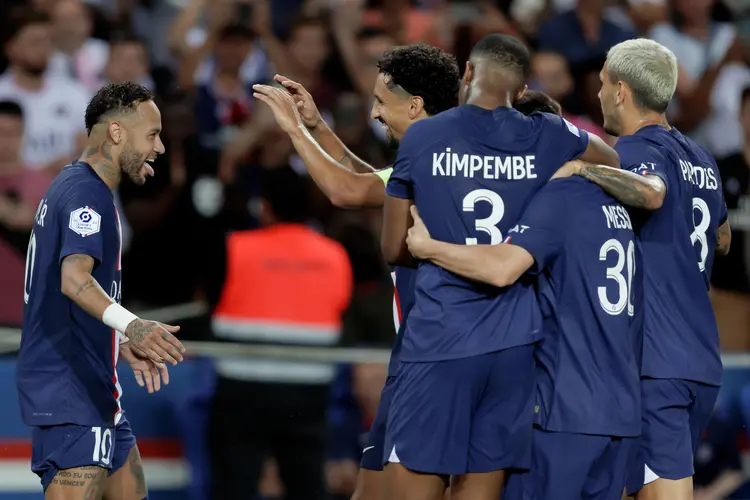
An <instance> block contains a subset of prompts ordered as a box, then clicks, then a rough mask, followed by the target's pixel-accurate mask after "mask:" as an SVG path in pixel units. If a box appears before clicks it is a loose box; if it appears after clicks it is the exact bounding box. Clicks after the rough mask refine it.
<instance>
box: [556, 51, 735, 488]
mask: <svg viewBox="0 0 750 500" xmlns="http://www.w3.org/2000/svg"><path fill="white" fill-rule="evenodd" d="M600 78H601V82H602V87H601V91H600V92H599V98H600V100H601V104H602V112H603V115H604V128H605V130H606V131H607V133H609V134H611V135H614V136H617V137H619V140H618V141H617V146H616V150H617V152H618V153H619V154H620V158H621V162H622V166H623V170H612V169H608V168H604V167H600V166H596V165H590V164H585V163H575V164H572V165H571V166H568V168H570V169H571V171H574V172H577V173H578V174H579V175H582V176H583V177H586V178H587V179H589V180H592V181H594V182H596V183H597V184H599V185H600V186H601V187H603V188H604V189H605V190H606V191H607V192H608V193H610V194H611V195H612V196H614V197H615V198H617V199H619V200H620V201H622V202H623V203H625V204H627V205H630V206H631V207H634V208H635V210H633V211H632V214H633V222H634V224H635V225H636V226H637V228H636V234H637V236H638V238H637V248H638V250H639V252H640V253H641V255H642V256H643V269H644V276H645V277H644V294H645V297H646V302H645V312H644V314H645V316H644V339H643V355H642V369H641V395H642V403H643V422H642V424H643V435H642V446H641V450H640V451H641V457H640V463H639V465H638V466H637V467H635V468H634V469H633V477H632V481H631V478H629V479H628V491H629V492H635V491H637V490H640V492H639V493H638V498H641V499H649V500H652V499H655V500H683V499H691V498H692V497H693V493H692V491H693V484H692V475H693V456H694V453H695V451H696V448H697V446H698V444H699V441H700V437H701V432H702V429H703V428H704V427H705V426H706V424H707V423H708V421H709V418H710V416H711V412H712V410H713V408H714V404H715V402H716V398H717V395H718V393H719V386H720V385H721V378H722V366H721V358H720V355H719V334H718V330H717V327H716V319H715V317H714V313H713V309H712V308H711V302H710V300H709V297H708V288H709V277H710V273H711V266H712V264H713V260H714V254H715V253H717V252H718V253H719V254H726V253H727V252H728V251H729V246H730V242H731V229H730V227H729V221H728V220H727V209H726V204H725V202H724V197H723V193H722V187H721V177H720V176H719V171H718V168H717V167H716V162H715V161H714V158H713V157H712V156H711V155H710V154H709V153H708V152H707V151H706V150H705V149H704V148H703V147H701V146H699V145H697V144H696V143H695V142H693V141H692V140H691V139H689V138H687V137H685V136H684V135H682V134H681V133H680V132H679V131H678V130H676V129H675V128H673V127H670V125H669V124H668V123H667V120H666V116H665V111H666V109H667V106H668V104H669V101H670V100H671V99H672V96H673V95H674V91H675V88H676V86H677V60H676V58H675V56H674V54H673V53H672V52H671V51H669V49H667V48H666V47H664V46H662V45H660V44H658V43H656V42H654V41H652V40H646V39H636V40H628V41H626V42H622V43H620V44H618V45H615V46H614V47H612V48H611V49H610V51H609V53H608V54H607V60H606V63H605V65H604V68H603V69H602V71H601V74H600ZM631 483H632V484H631Z"/></svg>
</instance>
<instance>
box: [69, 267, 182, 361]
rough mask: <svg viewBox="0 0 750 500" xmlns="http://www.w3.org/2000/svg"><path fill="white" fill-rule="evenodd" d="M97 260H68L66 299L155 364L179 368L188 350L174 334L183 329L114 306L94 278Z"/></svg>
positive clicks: (114, 303) (116, 305) (119, 306)
mask: <svg viewBox="0 0 750 500" xmlns="http://www.w3.org/2000/svg"><path fill="white" fill-rule="evenodd" d="M93 270H94V258H93V257H91V256H90V255H85V254H71V255H68V256H66V257H65V258H64V259H63V261H62V265H61V271H60V282H61V285H60V288H61V291H62V293H63V295H65V296H66V297H68V298H69V299H70V300H72V301H73V302H75V303H76V304H78V306H79V307H80V308H81V309H83V310H84V311H86V312H87V313H88V314H90V315H91V316H93V317H95V318H97V319H99V320H101V322H102V323H104V324H105V325H107V326H109V327H110V328H113V329H115V330H117V331H119V332H123V333H124V334H125V336H126V337H127V338H128V340H130V341H131V342H132V343H133V346H134V347H136V348H137V349H138V350H140V351H141V352H143V353H144V354H145V355H147V356H148V357H149V358H150V359H151V360H152V361H154V362H157V363H161V362H168V363H172V364H173V365H176V364H177V362H178V361H182V353H183V352H185V348H184V347H183V346H182V343H181V342H180V341H179V340H177V339H176V338H175V337H174V335H172V333H175V332H177V331H178V330H179V329H180V327H178V326H170V325H163V324H161V323H157V322H156V321H148V320H143V319H140V318H138V317H137V316H136V315H135V314H133V313H131V312H130V311H128V310H127V309H125V308H124V307H122V306H121V305H120V304H117V303H116V302H113V301H112V299H111V298H110V297H109V295H107V293H106V292H105V291H104V290H103V289H102V287H101V286H99V283H97V281H96V280H95V279H94V277H93V276H92V274H91V273H92V271H93Z"/></svg>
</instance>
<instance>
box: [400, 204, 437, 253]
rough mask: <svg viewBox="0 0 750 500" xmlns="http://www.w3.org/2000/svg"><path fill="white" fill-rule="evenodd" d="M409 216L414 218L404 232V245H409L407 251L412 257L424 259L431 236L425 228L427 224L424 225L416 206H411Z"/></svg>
mask: <svg viewBox="0 0 750 500" xmlns="http://www.w3.org/2000/svg"><path fill="white" fill-rule="evenodd" d="M411 216H412V217H413V218H414V225H413V226H412V227H411V228H410V229H409V232H408V233H407V234H406V245H407V246H408V247H409V253H411V254H412V255H413V256H414V258H416V259H424V258H426V252H427V250H428V248H429V246H430V242H431V241H432V238H431V237H430V232H429V231H428V230H427V226H425V225H424V222H423V221H422V218H421V217H420V216H419V212H418V211H417V207H416V206H414V205H412V206H411Z"/></svg>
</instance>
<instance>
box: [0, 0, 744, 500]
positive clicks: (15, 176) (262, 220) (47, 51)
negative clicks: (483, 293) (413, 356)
mask: <svg viewBox="0 0 750 500" xmlns="http://www.w3.org/2000/svg"><path fill="white" fill-rule="evenodd" d="M0 22H2V23H4V26H3V29H2V31H0V37H2V41H3V43H2V45H1V46H0V49H1V50H0V325H2V326H4V327H7V328H2V329H1V330H0V334H1V335H0V351H1V352H2V357H0V498H3V499H4V498H7V499H26V498H41V493H40V487H39V481H38V479H37V478H36V477H35V476H34V475H33V474H32V473H31V472H29V469H28V461H29V457H30V452H31V447H30V441H29V432H28V430H27V428H26V427H25V426H24V425H23V424H22V422H21V420H20V415H19V411H18V407H17V397H16V392H15V381H14V352H15V350H16V349H17V346H18V338H19V334H20V330H19V327H20V326H21V325H20V323H21V316H22V306H23V302H22V292H23V289H24V274H25V273H24V263H25V259H26V248H27V242H28V237H29V232H30V230H31V227H32V222H33V215H34V212H35V209H36V206H37V204H38V201H39V199H40V198H41V196H42V195H43V193H44V191H45V189H46V187H47V186H48V184H49V182H50V181H51V179H52V178H53V177H54V175H55V174H56V173H57V172H58V171H59V169H60V168H61V167H62V166H63V165H65V164H67V163H69V162H70V161H72V160H73V159H75V158H77V157H78V156H79V154H80V151H81V141H82V139H83V138H85V131H84V121H83V114H84V109H85V107H86V104H87V102H88V99H90V97H91V96H92V95H93V93H94V92H95V91H96V90H97V89H98V88H99V87H100V86H101V85H102V84H105V83H108V82H116V83H117V82H124V81H135V82H139V83H141V84H143V85H145V86H147V87H149V88H150V89H152V90H153V91H154V92H155V93H156V95H157V96H158V104H159V106H160V108H161V110H162V117H163V124H164V132H163V138H164V142H165V144H166V148H167V152H166V154H165V155H163V156H161V157H159V159H158V160H157V163H156V165H155V170H156V176H155V177H154V178H153V179H149V181H148V182H147V183H146V185H145V186H143V187H136V186H133V185H132V184H130V183H128V182H127V180H125V181H124V182H123V184H122V186H121V187H120V189H119V191H118V192H117V193H116V203H117V204H118V205H119V207H120V214H121V220H122V223H123V226H124V227H123V239H124V249H125V253H124V256H123V266H124V269H125V272H124V273H123V282H122V288H123V289H124V293H123V294H122V301H123V304H124V305H125V306H126V307H128V308H130V309H131V310H133V311H136V312H142V314H143V316H144V317H147V318H149V319H155V320H162V321H165V322H169V323H173V324H180V325H181V326H182V331H181V337H182V338H183V339H184V340H186V341H192V342H191V343H190V345H189V348H190V349H191V352H192V353H194V355H193V357H191V358H190V359H188V360H186V361H185V362H184V363H183V364H182V365H180V366H178V367H175V368H174V369H172V370H171V374H172V378H171V383H170V385H169V386H167V387H164V388H162V390H161V391H160V392H159V393H158V394H154V395H148V394H147V393H146V392H145V390H143V389H140V388H139V387H137V386H136V384H135V382H134V380H133V376H132V373H131V372H130V370H129V369H128V367H127V366H125V365H122V366H121V367H120V379H121V380H122V385H123V388H124V394H125V395H124V396H123V400H122V401H123V406H124V408H125V410H126V411H127V416H128V419H129V420H130V422H131V424H132V427H133V429H134V431H135V433H136V435H137V437H138V442H139V447H140V449H141V454H142V456H143V458H144V460H145V472H146V476H147V479H148V482H149V487H150V498H151V499H152V500H166V499H195V500H199V499H209V498H213V499H222V500H223V499H230V498H231V499H249V500H256V499H268V500H270V499H281V498H285V495H286V498H290V499H296V498H307V499H318V498H331V499H348V498H349V496H350V495H351V493H352V491H353V488H354V482H355V478H356V473H357V467H358V461H359V455H360V452H361V448H362V443H363V439H364V437H365V436H366V432H367V430H368V426H369V424H370V422H371V421H372V418H373V417H374V412H375V409H376V407H377V403H378V399H379V395H380V389H381V388H382V384H383V382H384V380H385V377H386V365H385V362H386V361H387V349H388V348H389V347H390V345H391V344H392V342H393V339H394V330H393V313H392V303H393V283H392V282H391V278H390V276H389V270H388V268H387V267H386V266H385V265H384V263H383V262H382V259H381V257H380V253H379V244H378V238H379V235H378V231H379V228H380V213H379V211H378V210H373V211H365V210H362V211H349V212H345V211H342V210H339V209H336V208H335V207H333V206H332V205H331V204H330V203H329V202H328V201H327V200H326V199H325V197H323V195H322V194H321V193H320V192H319V191H318V190H317V188H316V187H315V186H314V185H313V184H312V182H311V181H310V180H309V178H308V177H307V173H306V170H305V166H304V164H302V163H301V162H300V160H299V158H298V157H297V156H295V154H294V151H293V148H292V145H291V142H290V141H289V140H288V139H287V137H286V136H285V135H284V134H283V133H282V132H281V131H280V130H279V129H278V128H277V127H276V125H275V122H274V120H273V118H272V116H271V115H270V113H269V111H268V109H267V108H265V107H264V106H263V105H258V104H257V103H256V102H255V101H254V100H253V98H252V91H251V86H252V84H254V83H262V82H268V81H269V80H270V78H272V77H273V75H274V73H276V72H278V73H281V74H283V75H285V76H287V77H289V78H292V79H294V80H296V81H298V82H300V83H302V84H303V85H305V86H306V87H307V89H309V90H310V92H311V93H312V95H313V97H314V99H315V101H316V103H317V105H318V107H319V109H320V110H321V113H322V114H323V117H324V119H325V120H326V121H327V122H328V124H329V125H330V126H331V128H333V129H334V130H335V131H336V133H337V134H339V136H340V137H341V138H342V139H343V140H344V142H345V143H346V144H347V145H348V147H349V148H350V149H351V150H352V151H354V152H355V153H356V154H357V155H359V156H360V157H361V158H363V159H364V160H366V161H368V162H370V163H371V164H372V165H374V166H375V167H384V166H386V165H387V164H388V162H389V161H390V160H391V159H392V157H393V151H391V150H389V149H388V147H387V144H386V143H387V141H386V139H385V137H384V133H383V130H382V128H381V127H380V125H379V124H377V123H373V122H371V121H370V120H369V118H368V115H369V108H370V105H371V92H372V87H373V84H374V78H375V75H376V72H377V70H376V68H375V63H376V61H377V60H378V58H379V56H380V54H382V53H383V51H385V50H388V49H389V48H391V47H393V46H394V45H400V44H407V43H416V42H424V43H428V44H432V45H437V46H439V47H441V48H443V49H445V50H447V51H450V52H451V53H453V54H455V56H456V57H457V59H458V61H459V65H460V67H461V68H462V71H463V66H464V63H465V61H466V58H467V57H468V54H469V51H470V49H471V47H472V45H473V44H474V43H475V42H476V41H477V40H478V39H479V38H481V37H482V36H484V35H486V34H489V33H508V34H512V35H515V36H517V37H519V38H520V39H522V40H524V41H525V42H526V43H528V45H529V46H530V47H531V48H532V49H533V54H534V56H533V57H534V58H533V76H532V79H531V80H530V81H529V82H528V84H529V87H530V88H535V89H540V90H543V91H545V92H547V93H548V94H550V95H551V96H552V97H553V98H555V99H557V100H558V101H559V102H560V103H561V105H562V108H563V110H564V114H565V116H566V118H567V119H568V120H570V121H571V122H573V123H575V124H576V125H578V126H579V127H582V128H584V129H587V130H588V131H590V132H592V133H595V134H597V135H600V136H601V137H603V138H605V139H606V140H608V141H610V142H611V143H613V142H614V141H613V139H612V138H609V137H607V136H606V134H605V132H604V131H603V130H602V128H601V126H600V123H601V112H600V108H599V103H598V100H597V92H598V90H599V81H598V72H599V70H600V69H601V67H602V64H603V62H604V59H605V55H606V53H607V50H608V49H609V48H610V47H611V46H612V45H614V44H616V43H618V42H621V41H623V40H626V39H629V38H633V37H649V38H653V39H655V40H657V41H659V42H660V43H662V44H664V45H666V46H667V47H669V48H670V49H671V50H672V51H673V52H674V53H675V54H676V55H677V58H678V60H679V63H680V79H679V83H678V87H677V94H676V97H675V100H674V102H673V105H672V106H671V108H670V109H669V115H670V120H671V123H672V124H673V125H675V126H676V127H678V128H679V129H680V130H682V131H683V132H686V133H687V134H688V135H690V136H691V137H693V138H694V139H695V140H696V141H698V142H699V143H700V144H702V145H704V146H706V147H707V148H708V149H709V150H710V151H711V152H712V153H713V154H714V155H715V156H716V158H717V159H718V163H719V167H720V169H721V176H722V179H723V186H724V192H725V196H726V200H727V205H728V208H729V218H730V221H731V225H732V228H733V232H734V237H733V242H732V250H731V252H730V254H729V256H728V257H727V258H725V259H718V258H717V259H716V264H715V267H714V270H713V284H714V287H713V290H712V298H713V301H714V307H715V311H716V315H717V320H718V323H719V325H720V330H721V341H722V347H723V350H724V353H725V366H726V376H725V383H724V387H723V389H722V394H721V397H720V401H719V404H718V405H717V409H716V412H715V419H714V421H713V422H712V423H711V425H710V427H709V429H708V430H707V432H706V433H705V435H704V442H703V444H702V446H701V448H700V450H699V452H698V454H697V458H696V478H695V480H696V487H697V490H696V496H695V498H696V499H700V500H718V499H721V498H736V499H750V488H748V487H747V485H745V484H744V483H745V482H746V478H748V477H750V474H748V472H750V468H748V465H750V462H749V461H748V460H746V459H747V456H748V445H747V443H748V439H747V437H748V436H747V432H748V428H747V422H748V421H750V355H748V351H750V240H749V239H748V238H750V68H748V65H747V62H748V61H750V57H748V56H750V51H749V50H748V49H750V43H748V40H750V1H748V0H723V1H712V0H620V1H617V0H495V1H471V0H463V1H459V0H454V1H447V0H412V1H409V0H379V1H378V0H26V1H23V0H3V1H2V2H0ZM228 235H229V236H228ZM290 241H293V242H295V244H290V243H289V242H290ZM243 256H244V257H243ZM248 256H250V257H248ZM116 292H118V293H119V291H116ZM238 317H239V318H241V321H238V320H237V318H238ZM238 344H243V345H244V346H245V347H244V350H243V348H241V347H239V346H238ZM278 346H284V347H286V348H287V349H285V350H283V351H280V352H275V351H274V348H278ZM290 347H291V348H292V351H290V350H289V348H290ZM310 348H318V349H320V348H329V349H330V353H331V355H330V356H324V358H321V357H320V356H318V357H314V356H313V355H314V354H317V353H318V351H315V352H310V350H309V349H310ZM337 348H358V349H363V348H366V349H368V350H365V351H363V350H358V351H354V350H346V351H344V353H343V355H342V354H341V351H339V350H336V349H337ZM263 349H266V350H265V351H263ZM295 349H296V350H295ZM306 349H307V350H306ZM290 352H293V355H290V354H289V353H290ZM340 361H346V363H340Z"/></svg>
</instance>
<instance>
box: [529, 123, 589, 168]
mask: <svg viewBox="0 0 750 500" xmlns="http://www.w3.org/2000/svg"><path fill="white" fill-rule="evenodd" d="M540 114H541V120H542V121H541V126H542V127H543V128H542V133H543V135H544V142H545V144H548V145H549V146H550V148H549V150H548V151H549V154H551V155H552V158H551V159H552V164H553V165H555V166H557V167H560V166H562V165H563V164H564V163H565V162H567V161H570V160H575V159H577V158H578V157H579V156H581V155H582V154H583V153H585V152H586V148H588V147H589V133H588V132H586V131H585V130H583V129H580V128H578V127H576V126H575V125H573V124H572V123H570V122H569V121H568V120H566V119H565V118H563V117H562V116H557V115H553V114H551V113H540Z"/></svg>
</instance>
